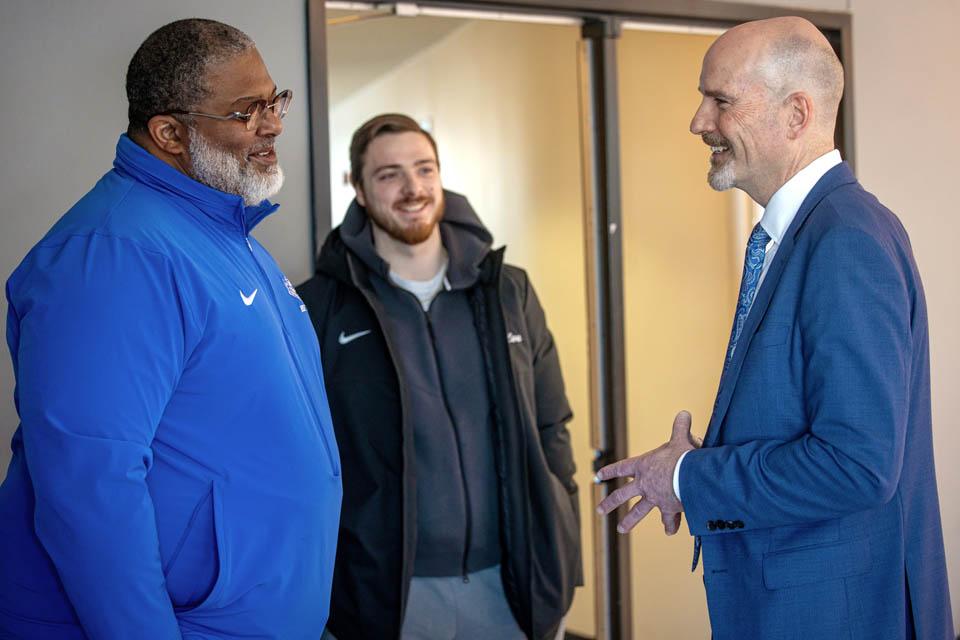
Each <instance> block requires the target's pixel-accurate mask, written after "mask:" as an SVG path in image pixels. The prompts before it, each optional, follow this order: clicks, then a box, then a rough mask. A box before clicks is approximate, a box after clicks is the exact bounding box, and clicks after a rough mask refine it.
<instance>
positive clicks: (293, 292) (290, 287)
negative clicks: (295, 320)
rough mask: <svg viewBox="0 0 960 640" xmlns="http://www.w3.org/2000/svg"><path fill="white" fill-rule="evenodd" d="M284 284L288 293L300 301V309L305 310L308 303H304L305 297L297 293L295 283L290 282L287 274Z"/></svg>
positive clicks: (284, 277)
mask: <svg viewBox="0 0 960 640" xmlns="http://www.w3.org/2000/svg"><path fill="white" fill-rule="evenodd" d="M283 286H284V287H286V288H287V293H289V294H290V295H291V296H293V297H294V298H296V299H297V300H299V301H300V311H301V312H305V311H306V310H307V305H305V304H303V298H301V297H300V296H299V295H298V294H297V290H296V289H294V288H293V285H292V284H290V280H289V279H288V278H287V276H283Z"/></svg>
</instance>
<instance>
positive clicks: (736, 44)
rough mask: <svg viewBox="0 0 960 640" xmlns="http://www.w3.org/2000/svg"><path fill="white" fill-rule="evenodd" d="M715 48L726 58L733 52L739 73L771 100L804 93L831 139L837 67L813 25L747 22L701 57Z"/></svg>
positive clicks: (839, 77) (839, 85)
mask: <svg viewBox="0 0 960 640" xmlns="http://www.w3.org/2000/svg"><path fill="white" fill-rule="evenodd" d="M715 49H716V50H717V53H720V54H723V55H727V56H737V53H736V52H737V51H739V56H740V57H741V58H742V62H743V63H744V67H743V71H744V72H745V73H747V74H752V76H753V79H754V80H755V81H757V82H761V83H762V84H763V85H765V86H766V88H767V90H768V91H769V92H770V95H771V97H772V98H774V99H777V100H783V99H785V98H786V97H787V96H789V95H790V94H791V93H794V92H797V91H802V92H804V93H807V94H809V95H810V96H811V97H812V98H813V100H814V104H815V105H816V107H817V110H816V113H815V114H814V117H815V118H816V124H817V126H818V128H825V129H826V130H827V131H825V133H827V134H828V135H830V136H831V137H832V135H833V128H834V125H835V123H836V120H837V111H838V110H839V107H840V98H841V97H842V96H843V66H842V65H841V64H840V59H839V58H837V54H836V53H835V52H834V51H833V47H831V46H830V43H829V42H828V41H827V39H826V37H824V35H823V34H822V33H821V32H820V30H819V29H817V27H816V26H814V25H813V23H811V22H810V21H809V20H805V19H803V18H798V17H793V16H791V17H784V18H771V19H769V20H757V21H755V22H747V23H744V24H741V25H738V26H736V27H733V28H732V29H730V30H729V31H727V32H726V33H724V34H723V35H722V36H720V38H718V39H717V41H716V42H715V43H714V45H713V47H711V51H710V52H708V54H707V55H708V56H709V55H711V54H712V53H713V52H714V50H715Z"/></svg>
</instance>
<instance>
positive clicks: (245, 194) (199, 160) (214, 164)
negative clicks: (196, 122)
mask: <svg viewBox="0 0 960 640" xmlns="http://www.w3.org/2000/svg"><path fill="white" fill-rule="evenodd" d="M188 148H189V151H190V162H191V164H192V175H191V177H192V178H193V179H194V180H196V181H197V182H201V183H203V184H205V185H207V186H208V187H211V188H213V189H216V190H218V191H223V192H224V193H232V194H234V195H238V196H240V197H241V198H243V203H244V204H245V205H247V206H248V207H249V206H253V205H256V204H260V203H261V202H262V201H263V200H266V199H267V198H269V197H271V196H274V195H276V193H277V192H278V191H280V187H282V186H283V169H281V168H280V165H279V164H276V165H274V166H273V167H271V168H270V169H267V170H260V169H258V168H257V167H254V166H251V165H249V164H246V163H243V162H241V161H240V160H239V159H238V158H237V157H236V156H235V155H233V154H232V153H229V152H228V151H224V150H223V149H220V148H219V147H216V146H214V145H213V144H211V143H210V142H209V141H207V139H206V138H204V137H203V136H202V135H200V133H199V132H198V131H196V130H194V129H190V144H189V147H188Z"/></svg>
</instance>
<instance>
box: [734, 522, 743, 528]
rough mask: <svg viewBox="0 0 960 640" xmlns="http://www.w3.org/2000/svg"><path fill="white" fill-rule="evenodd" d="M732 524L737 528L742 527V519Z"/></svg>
mask: <svg viewBox="0 0 960 640" xmlns="http://www.w3.org/2000/svg"><path fill="white" fill-rule="evenodd" d="M733 524H734V525H736V527H737V529H743V520H737V521H736V522H734V523H733Z"/></svg>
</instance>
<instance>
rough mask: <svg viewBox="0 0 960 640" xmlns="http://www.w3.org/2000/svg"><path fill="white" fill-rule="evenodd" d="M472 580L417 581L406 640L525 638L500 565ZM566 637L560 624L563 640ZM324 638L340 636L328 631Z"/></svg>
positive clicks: (413, 584)
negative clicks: (503, 580) (504, 583)
mask: <svg viewBox="0 0 960 640" xmlns="http://www.w3.org/2000/svg"><path fill="white" fill-rule="evenodd" d="M467 577H468V578H469V579H470V581H469V582H464V581H463V578H462V577H461V576H450V577H443V578H422V577H414V578H413V580H411V581H410V594H409V596H408V597H407V612H406V615H405V616H404V619H403V628H402V629H401V631H400V638H401V640H490V639H491V638H495V639H496V640H526V635H524V633H523V631H521V629H520V627H519V626H518V625H517V621H516V620H515V619H514V617H513V613H511V611H510V605H509V604H508V603H507V599H506V596H505V595H504V593H503V582H502V581H501V580H500V567H499V565H498V566H495V567H490V568H489V569H483V570H482V571H477V572H475V573H471V574H469V576H467ZM371 615H375V614H374V613H373V612H371ZM563 636H564V629H563V625H561V628H560V631H559V633H558V634H557V638H558V640H559V639H560V638H563ZM323 640H336V638H334V637H333V634H331V633H330V632H329V631H326V632H324V636H323Z"/></svg>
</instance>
